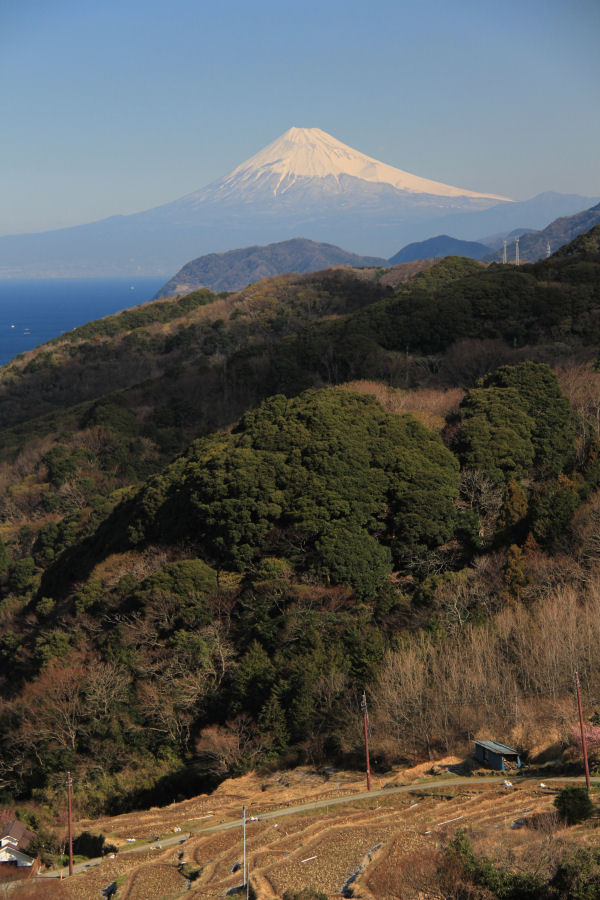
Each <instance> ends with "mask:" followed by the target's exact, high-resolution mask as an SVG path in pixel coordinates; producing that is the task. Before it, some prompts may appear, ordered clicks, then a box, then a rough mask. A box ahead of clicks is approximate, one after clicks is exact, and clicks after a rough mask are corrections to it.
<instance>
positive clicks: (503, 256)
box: [502, 240, 506, 265]
mask: <svg viewBox="0 0 600 900" xmlns="http://www.w3.org/2000/svg"><path fill="white" fill-rule="evenodd" d="M502 262H503V263H504V265H506V240H505V241H504V250H503V251H502Z"/></svg>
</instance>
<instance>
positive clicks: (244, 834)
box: [242, 806, 246, 885]
mask: <svg viewBox="0 0 600 900" xmlns="http://www.w3.org/2000/svg"><path fill="white" fill-rule="evenodd" d="M242 830H243V844H244V847H243V861H242V876H243V879H244V880H243V882H242V884H244V885H245V884H246V807H245V806H244V810H243V825H242Z"/></svg>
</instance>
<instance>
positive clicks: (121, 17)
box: [0, 0, 600, 234]
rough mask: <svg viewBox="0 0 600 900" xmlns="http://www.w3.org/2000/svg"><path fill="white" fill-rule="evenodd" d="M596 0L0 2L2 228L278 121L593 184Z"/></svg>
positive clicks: (88, 204) (422, 163)
mask: <svg viewBox="0 0 600 900" xmlns="http://www.w3.org/2000/svg"><path fill="white" fill-rule="evenodd" d="M599 38H600V0H521V2H518V3H517V2H514V0H499V2H491V0H454V2H452V0H414V2H410V3H409V2H406V0H369V2H365V0H360V2H359V0H302V2H300V3H299V2H291V0H252V2H250V0H221V2H216V0H0V123H1V125H0V128H1V129H2V136H1V139H0V234H8V233H16V232H25V231H40V230H45V229H49V228H58V227H61V226H64V225H71V224H79V223H82V222H89V221H93V220H95V219H99V218H103V217H105V216H108V215H112V214H116V213H129V212H136V211H138V210H142V209H147V208H150V207H152V206H156V205H158V204H161V203H166V202H168V201H170V200H174V199H176V198H178V197H180V196H182V195H184V194H187V193H190V192H191V191H194V190H197V189H198V188H201V187H203V186H204V185H206V184H208V183H209V182H211V181H213V180H214V179H216V178H218V177H220V176H221V175H224V174H225V173H226V172H228V171H229V170H230V169H232V168H234V167H235V166H237V165H238V164H239V163H240V162H242V161H243V160H244V159H246V158H247V157H248V156H251V155H252V154H253V153H255V152H256V151H258V150H260V149H261V148H262V147H263V146H265V145H266V144H268V143H269V142H270V141H272V140H274V139H275V138H276V137H278V136H279V135H280V134H282V133H283V132H284V131H286V130H287V129H288V128H289V127H290V126H292V125H296V126H299V127H305V128H311V127H318V128H322V129H323V130H324V131H327V132H329V133H330V134H333V135H334V136H335V137H336V138H338V139H339V140H341V141H344V142H345V143H347V144H350V145H351V146H353V147H355V148H356V149H357V150H360V151H362V152H363V153H366V154H368V155H370V156H374V157H376V158H377V159H380V160H382V161H383V162H386V163H389V164H391V165H394V166H398V167H399V168H402V169H405V170H406V171H408V172H411V173H413V174H416V175H421V176H423V177H425V178H431V179H435V180H437V181H443V182H445V183H448V184H454V185H458V186H460V187H465V188H469V189H471V190H476V191H482V192H491V193H496V194H504V195H507V196H510V197H513V198H515V199H526V198H528V197H531V196H533V195H535V194H537V193H540V192H541V191H544V190H557V191H561V192H564V193H580V194H584V195H586V196H596V195H598V196H600V91H599V87H600V53H599V52H598V41H599Z"/></svg>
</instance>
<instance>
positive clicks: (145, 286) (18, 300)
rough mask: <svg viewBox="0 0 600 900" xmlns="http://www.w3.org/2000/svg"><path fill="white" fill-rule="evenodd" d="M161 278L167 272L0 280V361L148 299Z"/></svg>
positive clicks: (163, 278) (4, 362)
mask: <svg viewBox="0 0 600 900" xmlns="http://www.w3.org/2000/svg"><path fill="white" fill-rule="evenodd" d="M165 281H167V277H165V276H153V277H149V276H146V277H144V278H135V277H134V278H47V279H46V278H39V279H21V278H14V279H6V280H0V366H4V365H6V363H7V362H10V360H11V359H12V358H13V357H14V356H16V355H17V354H18V353H23V351H25V350H31V349H32V347H37V346H38V344H44V343H45V342H46V341H49V340H50V338H53V337H58V335H60V334H63V333H64V332H65V331H71V329H72V328H76V327H77V326H78V325H85V323H86V322H91V321H93V320H94V319H101V318H102V317H103V316H109V315H111V314H112V313H115V312H119V311H120V310H122V309H127V308H129V307H130V306H138V304H140V303H146V302H147V301H148V300H151V299H152V297H153V296H154V294H156V292H157V291H158V290H159V288H161V287H162V286H163V284H164V283H165Z"/></svg>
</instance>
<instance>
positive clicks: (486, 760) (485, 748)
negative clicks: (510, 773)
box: [475, 741, 521, 772]
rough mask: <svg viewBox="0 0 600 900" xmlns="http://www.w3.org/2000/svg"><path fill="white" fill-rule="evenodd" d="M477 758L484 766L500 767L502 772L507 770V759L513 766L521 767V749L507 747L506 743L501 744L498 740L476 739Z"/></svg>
mask: <svg viewBox="0 0 600 900" xmlns="http://www.w3.org/2000/svg"><path fill="white" fill-rule="evenodd" d="M475 759H476V760H478V762H480V763H483V765H484V766H489V767H490V768H491V769H499V770H500V771H501V772H504V771H505V765H504V763H505V761H506V762H508V763H509V764H510V765H511V766H514V765H516V766H517V768H518V769H520V768H521V760H520V758H519V751H518V750H513V749H512V747H507V746H506V744H499V743H498V741H475Z"/></svg>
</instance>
